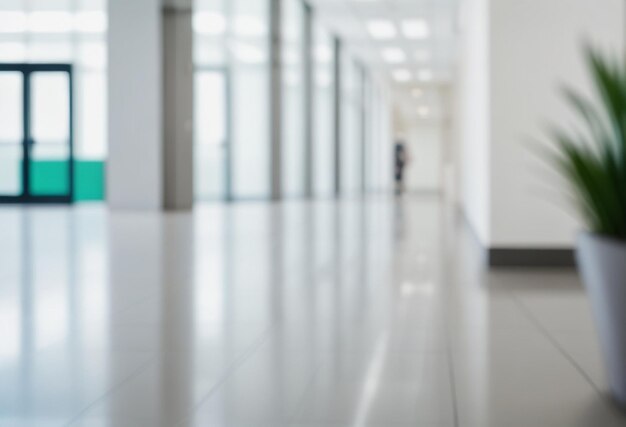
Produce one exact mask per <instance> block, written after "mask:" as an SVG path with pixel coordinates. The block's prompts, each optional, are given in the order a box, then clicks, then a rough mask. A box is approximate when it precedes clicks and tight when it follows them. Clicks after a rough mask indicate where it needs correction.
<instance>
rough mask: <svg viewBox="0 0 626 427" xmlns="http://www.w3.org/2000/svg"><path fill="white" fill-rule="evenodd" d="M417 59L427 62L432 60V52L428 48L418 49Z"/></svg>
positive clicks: (416, 52)
mask: <svg viewBox="0 0 626 427" xmlns="http://www.w3.org/2000/svg"><path fill="white" fill-rule="evenodd" d="M415 60H416V61H417V62H426V61H428V60H430V52H429V51H427V50H426V49H418V50H416V51H415Z"/></svg>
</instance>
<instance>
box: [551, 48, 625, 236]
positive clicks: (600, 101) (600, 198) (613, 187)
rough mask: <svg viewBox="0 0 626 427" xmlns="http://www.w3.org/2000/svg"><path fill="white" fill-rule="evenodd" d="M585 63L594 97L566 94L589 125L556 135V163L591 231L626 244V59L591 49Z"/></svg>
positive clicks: (585, 123)
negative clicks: (591, 82) (611, 56)
mask: <svg viewBox="0 0 626 427" xmlns="http://www.w3.org/2000/svg"><path fill="white" fill-rule="evenodd" d="M585 59H586V61H587V63H588V67H589V71H590V74H591V77H592V80H593V87H594V97H593V98H589V97H585V96H583V95H581V94H580V93H579V92H578V91H576V90H573V89H571V88H566V89H565V90H564V93H565V97H566V99H567V100H568V102H569V104H571V106H572V107H573V108H574V110H575V111H576V113H577V115H578V116H579V117H580V118H581V119H582V124H583V126H582V127H581V129H573V130H572V129H568V130H564V129H558V130H554V131H553V132H552V138H553V139H554V141H555V142H556V152H555V153H554V157H553V159H554V161H555V162H556V165H557V167H558V169H559V171H560V172H561V173H562V174H563V176H564V177H565V179H566V181H567V182H568V184H569V186H570V188H571V190H572V191H573V195H574V200H575V201H576V204H577V206H578V207H579V208H580V211H581V213H582V215H583V218H584V219H585V221H586V223H587V226H588V227H589V229H590V230H591V231H592V232H595V233H598V234H602V235H605V236H607V237H612V238H617V239H621V240H626V61H625V59H626V58H621V59H615V58H610V57H609V56H606V55H604V54H602V53H600V52H599V51H597V50H595V49H593V48H587V49H586V50H585Z"/></svg>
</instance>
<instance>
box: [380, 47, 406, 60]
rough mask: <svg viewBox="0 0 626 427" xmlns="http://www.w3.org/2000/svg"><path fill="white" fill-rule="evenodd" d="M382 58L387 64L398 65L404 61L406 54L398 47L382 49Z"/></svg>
mask: <svg viewBox="0 0 626 427" xmlns="http://www.w3.org/2000/svg"><path fill="white" fill-rule="evenodd" d="M382 57H383V60H384V61H385V62H388V63H389V64H400V63H402V62H405V61H406V54H405V53H404V51H403V50H402V49H400V48H398V47H388V48H386V49H383V51H382Z"/></svg>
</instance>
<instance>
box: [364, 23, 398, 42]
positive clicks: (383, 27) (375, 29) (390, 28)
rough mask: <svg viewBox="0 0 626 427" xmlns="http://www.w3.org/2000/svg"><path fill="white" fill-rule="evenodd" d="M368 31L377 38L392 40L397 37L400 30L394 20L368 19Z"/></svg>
mask: <svg viewBox="0 0 626 427" xmlns="http://www.w3.org/2000/svg"><path fill="white" fill-rule="evenodd" d="M367 32H368V33H369V34H370V36H371V37H372V38H373V39H376V40H391V39H394V38H396V36H397V34H398V30H397V29H396V26H395V25H394V24H393V22H391V21H388V20H386V19H373V20H371V21H367Z"/></svg>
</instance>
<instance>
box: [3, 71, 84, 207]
mask: <svg viewBox="0 0 626 427" xmlns="http://www.w3.org/2000/svg"><path fill="white" fill-rule="evenodd" d="M2 72H19V73H22V76H23V80H22V82H23V88H22V97H23V98H22V108H23V111H22V120H23V124H22V128H23V139H22V150H23V152H22V153H23V155H22V194H17V195H1V194H0V204H7V203H17V204H29V203H39V204H69V203H72V202H73V201H74V80H73V70H72V65H71V64H18V63H0V73H2ZM41 72H64V73H67V75H68V85H69V94H68V96H69V110H70V111H69V134H68V139H69V140H68V149H69V154H68V158H67V173H68V187H69V188H68V192H67V193H66V194H58V195H57V194H54V195H52V194H51V195H36V194H31V193H30V151H31V147H32V146H33V145H34V144H35V143H36V141H34V140H33V138H32V135H31V124H30V122H31V108H30V107H31V99H30V98H31V96H30V94H31V87H30V86H31V82H30V76H31V74H33V73H41Z"/></svg>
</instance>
